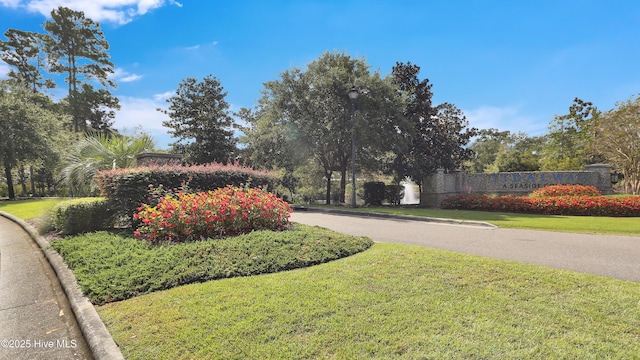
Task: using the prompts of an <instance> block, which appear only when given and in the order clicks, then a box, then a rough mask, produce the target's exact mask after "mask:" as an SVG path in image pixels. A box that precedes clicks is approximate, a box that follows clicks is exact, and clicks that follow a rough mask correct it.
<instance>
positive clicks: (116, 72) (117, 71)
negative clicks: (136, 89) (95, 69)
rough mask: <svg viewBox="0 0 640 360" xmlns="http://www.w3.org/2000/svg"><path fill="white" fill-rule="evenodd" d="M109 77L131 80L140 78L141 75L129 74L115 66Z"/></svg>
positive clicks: (124, 80)
mask: <svg viewBox="0 0 640 360" xmlns="http://www.w3.org/2000/svg"><path fill="white" fill-rule="evenodd" d="M109 77H110V78H112V79H114V80H117V81H121V82H132V81H137V80H140V79H142V75H138V74H130V73H129V72H127V71H125V70H124V69H122V68H116V69H115V70H114V71H113V74H111V75H110V76H109Z"/></svg>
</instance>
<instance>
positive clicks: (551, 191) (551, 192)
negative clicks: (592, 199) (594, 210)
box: [529, 185, 602, 198]
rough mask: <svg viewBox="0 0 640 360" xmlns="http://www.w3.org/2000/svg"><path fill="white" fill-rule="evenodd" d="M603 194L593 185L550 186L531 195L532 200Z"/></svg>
mask: <svg viewBox="0 0 640 360" xmlns="http://www.w3.org/2000/svg"><path fill="white" fill-rule="evenodd" d="M600 195H602V192H601V191H600V190H598V189H597V188H596V187H595V186H591V185H549V186H545V187H543V188H542V189H538V190H534V191H533V192H531V194H529V197H532V198H548V197H556V196H600Z"/></svg>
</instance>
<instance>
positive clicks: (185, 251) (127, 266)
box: [51, 224, 373, 304]
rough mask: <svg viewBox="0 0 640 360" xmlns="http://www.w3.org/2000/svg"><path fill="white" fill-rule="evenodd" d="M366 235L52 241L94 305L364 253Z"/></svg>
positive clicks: (313, 231) (100, 235) (93, 236)
mask: <svg viewBox="0 0 640 360" xmlns="http://www.w3.org/2000/svg"><path fill="white" fill-rule="evenodd" d="M372 243H373V242H372V241H371V240H370V239H368V238H364V237H355V236H350V235H344V234H339V233H336V232H333V231H330V230H326V229H322V228H318V227H311V226H306V225H301V224H294V225H293V228H292V229H291V230H287V231H279V232H275V231H267V230H264V231H255V232H252V233H249V234H245V235H241V236H236V237H229V238H225V239H217V240H207V241H198V242H192V243H181V244H166V245H162V246H158V245H154V244H150V243H147V242H143V241H139V240H136V239H134V238H131V237H128V236H122V235H117V234H113V233H109V232H97V233H89V234H85V235H80V236H73V237H67V238H63V239H60V240H56V241H53V242H52V243H51V247H52V248H53V249H55V250H56V251H57V252H58V253H59V254H60V255H61V256H62V257H63V258H64V260H65V263H66V264H67V265H68V266H69V268H71V269H72V270H73V272H74V274H75V275H76V277H77V279H78V283H79V285H80V287H81V288H82V291H83V293H84V294H85V295H86V296H87V297H88V298H89V299H90V300H91V301H92V302H93V303H94V304H104V303H106V302H111V301H120V300H124V299H128V298H131V297H134V296H138V295H141V294H145V293H149V292H153V291H158V290H164V289H169V288H172V287H176V286H180V285H184V284H190V283H194V282H204V281H209V280H213V279H221V278H229V277H236V276H250V275H257V274H264V273H273V272H278V271H284V270H290V269H296V268H301V267H306V266H311V265H316V264H320V263H324V262H327V261H331V260H335V259H339V258H342V257H345V256H349V255H352V254H355V253H357V252H360V251H364V250H366V249H367V248H369V247H370V246H371V245H372Z"/></svg>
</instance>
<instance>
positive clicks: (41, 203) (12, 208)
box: [0, 198, 66, 220]
mask: <svg viewBox="0 0 640 360" xmlns="http://www.w3.org/2000/svg"><path fill="white" fill-rule="evenodd" d="M65 200H66V199H62V198H60V199H34V200H17V201H0V211H4V212H6V213H9V214H12V215H15V216H17V217H19V218H21V219H23V220H31V219H34V218H37V217H40V216H43V215H46V214H47V212H48V211H49V210H51V209H52V208H53V207H54V206H55V205H56V204H58V203H60V202H62V201H65Z"/></svg>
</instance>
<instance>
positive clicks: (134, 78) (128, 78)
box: [120, 74, 142, 82]
mask: <svg viewBox="0 0 640 360" xmlns="http://www.w3.org/2000/svg"><path fill="white" fill-rule="evenodd" d="M140 79H142V75H138V74H131V75H129V76H125V77H123V78H121V79H120V81H122V82H132V81H137V80H140Z"/></svg>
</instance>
